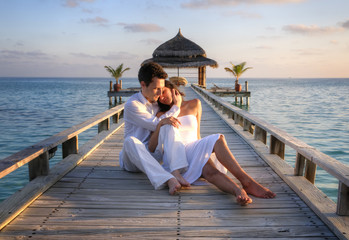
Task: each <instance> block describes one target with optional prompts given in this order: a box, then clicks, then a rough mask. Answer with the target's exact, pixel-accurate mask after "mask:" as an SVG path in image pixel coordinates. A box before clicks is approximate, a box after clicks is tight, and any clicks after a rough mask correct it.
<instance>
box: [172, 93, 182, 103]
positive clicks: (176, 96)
mask: <svg viewBox="0 0 349 240" xmlns="http://www.w3.org/2000/svg"><path fill="white" fill-rule="evenodd" d="M172 101H173V104H174V105H177V106H178V107H181V105H182V95H181V94H180V93H179V92H178V91H177V90H176V89H172Z"/></svg>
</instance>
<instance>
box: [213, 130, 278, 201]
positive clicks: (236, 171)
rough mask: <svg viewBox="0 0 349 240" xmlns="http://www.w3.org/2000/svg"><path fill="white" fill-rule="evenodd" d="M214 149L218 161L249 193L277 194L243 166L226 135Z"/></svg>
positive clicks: (258, 195) (222, 136) (254, 194)
mask: <svg viewBox="0 0 349 240" xmlns="http://www.w3.org/2000/svg"><path fill="white" fill-rule="evenodd" d="M213 150H214V152H215V154H216V157H217V159H218V161H219V162H220V163H222V165H223V166H224V167H226V168H227V169H228V171H229V172H231V173H232V174H233V175H234V176H235V177H236V178H237V179H238V180H239V181H240V182H241V184H242V186H243V188H244V189H245V190H246V192H247V193H249V194H252V195H253V196H255V197H260V198H274V197H275V196H276V194H275V193H273V192H272V191H270V190H269V189H267V188H265V187H263V186H262V185H260V184H259V183H258V182H256V181H255V180H254V179H253V178H252V177H251V176H249V175H248V174H247V173H246V172H245V171H244V170H243V169H242V168H241V166H240V164H239V163H238V162H237V161H236V159H235V157H234V155H233V154H232V153H231V151H230V150H229V148H228V145H227V142H226V140H225V137H224V135H220V137H219V139H218V140H217V142H216V144H215V145H214V148H213Z"/></svg>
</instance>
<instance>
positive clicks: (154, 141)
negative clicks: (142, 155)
mask: <svg viewBox="0 0 349 240" xmlns="http://www.w3.org/2000/svg"><path fill="white" fill-rule="evenodd" d="M163 114H164V113H163V112H158V113H157V114H156V117H160V116H161V115H163ZM161 122H162V120H161V121H160V122H159V123H158V125H157V126H156V129H155V131H154V132H152V134H151V136H150V139H149V142H148V149H149V151H150V152H154V151H155V149H156V147H157V145H158V138H159V132H160V127H161V126H162V124H161Z"/></svg>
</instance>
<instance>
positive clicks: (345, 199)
mask: <svg viewBox="0 0 349 240" xmlns="http://www.w3.org/2000/svg"><path fill="white" fill-rule="evenodd" d="M348 203H349V187H348V186H346V185H345V184H344V183H342V182H339V185H338V199H337V214H338V215H340V216H349V204H348Z"/></svg>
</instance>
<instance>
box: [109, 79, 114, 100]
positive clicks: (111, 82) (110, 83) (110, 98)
mask: <svg viewBox="0 0 349 240" xmlns="http://www.w3.org/2000/svg"><path fill="white" fill-rule="evenodd" d="M109 91H110V92H111V91H113V81H110V82H109ZM112 98H113V97H109V105H113V100H112Z"/></svg>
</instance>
